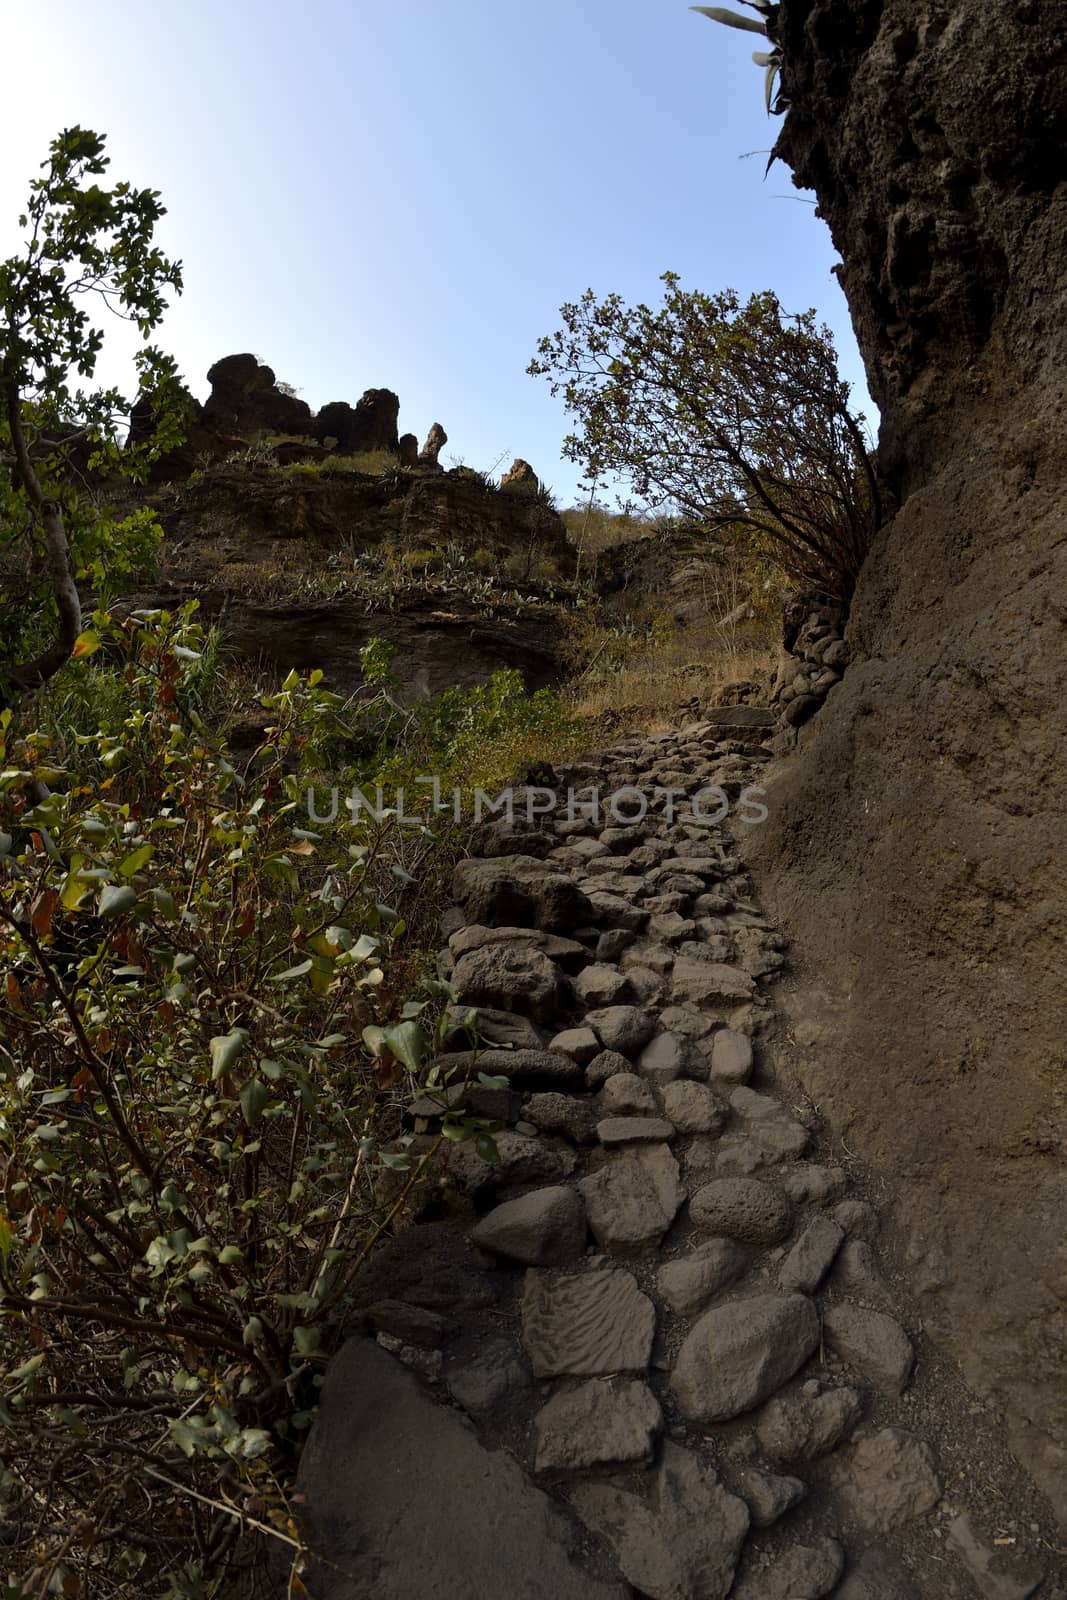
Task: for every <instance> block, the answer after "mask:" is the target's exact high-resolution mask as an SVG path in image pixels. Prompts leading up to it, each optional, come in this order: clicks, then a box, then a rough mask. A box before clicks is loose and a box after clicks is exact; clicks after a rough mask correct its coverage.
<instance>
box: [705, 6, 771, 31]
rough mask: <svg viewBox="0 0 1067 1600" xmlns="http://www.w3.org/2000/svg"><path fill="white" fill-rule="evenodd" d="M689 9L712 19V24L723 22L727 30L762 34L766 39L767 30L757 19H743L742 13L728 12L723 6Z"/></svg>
mask: <svg viewBox="0 0 1067 1600" xmlns="http://www.w3.org/2000/svg"><path fill="white" fill-rule="evenodd" d="M689 9H690V11H699V13H700V15H701V16H702V17H710V18H711V20H712V22H721V23H722V24H723V25H724V26H725V27H727V28H743V29H744V31H745V32H746V33H762V34H763V36H764V38H766V35H767V30H766V28H765V27H764V25H763V23H762V22H757V21H756V19H755V17H743V16H741V14H740V12H738V11H727V10H726V9H725V7H723V6H690V7H689Z"/></svg>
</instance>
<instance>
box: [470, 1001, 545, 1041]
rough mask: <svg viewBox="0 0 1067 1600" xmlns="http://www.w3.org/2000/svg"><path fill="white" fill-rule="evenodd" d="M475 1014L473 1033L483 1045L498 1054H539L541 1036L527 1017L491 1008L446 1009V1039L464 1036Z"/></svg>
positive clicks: (534, 1024) (538, 1029) (542, 1039)
mask: <svg viewBox="0 0 1067 1600" xmlns="http://www.w3.org/2000/svg"><path fill="white" fill-rule="evenodd" d="M472 1011H473V1012H474V1023H473V1025H474V1029H475V1031H476V1033H477V1036H478V1039H479V1040H480V1042H481V1043H482V1044H488V1045H492V1046H493V1048H494V1049H497V1050H541V1049H543V1048H544V1034H543V1033H542V1032H541V1029H540V1028H539V1027H538V1026H537V1024H536V1023H534V1022H531V1021H530V1019H529V1017H520V1016H518V1015H517V1013H516V1012H514V1011H498V1010H497V1009H496V1008H495V1007H493V1006H449V1007H448V1021H449V1028H448V1037H449V1039H453V1038H455V1037H456V1035H457V1034H459V1033H467V1034H468V1037H469V1031H468V1030H469V1028H470V1026H471V1023H470V1016H471V1012H472Z"/></svg>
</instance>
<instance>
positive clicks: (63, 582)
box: [7, 385, 82, 693]
mask: <svg viewBox="0 0 1067 1600" xmlns="http://www.w3.org/2000/svg"><path fill="white" fill-rule="evenodd" d="M7 414H8V424H9V426H10V430H11V442H12V445H13V448H14V452H15V460H16V464H17V471H18V475H19V478H20V479H21V482H22V486H23V489H24V490H25V493H26V498H27V499H28V501H29V503H30V507H31V509H32V512H33V516H34V519H35V521H37V522H39V523H40V526H41V531H42V533H43V535H44V553H45V567H46V569H47V572H48V578H49V582H50V583H51V585H52V593H53V595H54V597H55V602H56V609H57V611H58V613H59V634H58V637H57V638H56V639H55V641H54V642H53V643H52V644H50V645H49V646H48V647H47V649H45V650H42V651H41V653H40V654H39V655H38V656H36V657H34V659H33V660H31V661H26V662H23V663H22V664H21V665H20V666H16V667H13V668H12V669H11V670H10V672H8V674H7V679H8V683H9V685H10V687H11V688H12V689H13V690H14V691H15V692H16V693H25V692H27V691H32V690H34V689H39V688H40V687H41V685H42V684H44V683H47V682H48V680H49V678H51V677H54V676H55V674H56V673H57V672H58V671H59V669H60V667H62V666H63V665H64V663H65V662H67V661H69V660H70V654H71V651H72V650H73V649H74V644H75V641H76V640H77V637H78V635H79V633H80V632H81V625H82V610H81V601H80V599H79V597H78V588H77V585H76V584H75V582H74V571H73V568H72V566H71V559H70V545H69V544H68V542H67V532H66V528H65V527H64V525H63V510H62V507H61V506H60V505H59V504H58V502H57V501H55V500H50V499H48V497H47V496H46V495H45V493H44V490H43V489H42V488H41V484H40V480H39V479H38V477H37V473H36V471H35V470H34V465H33V459H32V457H31V455H30V451H29V448H28V447H27V444H26V436H25V433H24V432H23V427H22V400H21V396H20V394H19V391H18V388H17V387H16V386H15V385H12V386H11V387H10V388H9V389H8V394H7Z"/></svg>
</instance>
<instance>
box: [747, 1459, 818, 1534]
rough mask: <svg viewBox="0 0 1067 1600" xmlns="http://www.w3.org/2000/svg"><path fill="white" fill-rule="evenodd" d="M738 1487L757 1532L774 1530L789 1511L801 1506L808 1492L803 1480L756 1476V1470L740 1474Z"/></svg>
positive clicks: (764, 1473) (759, 1474) (766, 1474)
mask: <svg viewBox="0 0 1067 1600" xmlns="http://www.w3.org/2000/svg"><path fill="white" fill-rule="evenodd" d="M739 1487H740V1489H741V1493H742V1494H743V1495H744V1497H745V1500H746V1502H747V1504H748V1509H749V1512H750V1514H751V1516H752V1522H753V1525H754V1526H755V1527H757V1528H769V1527H771V1526H772V1524H773V1523H775V1522H778V1521H779V1519H780V1518H782V1517H784V1516H785V1514H786V1512H787V1511H792V1509H793V1507H794V1506H796V1505H799V1504H800V1502H801V1501H802V1500H803V1499H804V1497H805V1495H806V1494H807V1492H808V1486H807V1484H806V1483H804V1482H802V1480H801V1479H800V1478H789V1477H780V1476H779V1475H778V1474H777V1473H773V1472H757V1471H756V1469H755V1468H754V1467H749V1468H748V1469H747V1470H746V1471H745V1472H743V1473H742V1474H741V1481H740V1485H739Z"/></svg>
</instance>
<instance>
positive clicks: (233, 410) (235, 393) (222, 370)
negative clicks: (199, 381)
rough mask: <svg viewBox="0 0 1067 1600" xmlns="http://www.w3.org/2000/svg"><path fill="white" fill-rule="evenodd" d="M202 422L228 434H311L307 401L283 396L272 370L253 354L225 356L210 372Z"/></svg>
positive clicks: (291, 396)
mask: <svg viewBox="0 0 1067 1600" xmlns="http://www.w3.org/2000/svg"><path fill="white" fill-rule="evenodd" d="M207 378H208V382H209V383H210V385H211V393H210V395H209V396H208V398H207V400H206V401H205V402H204V409H203V416H202V420H203V422H204V423H205V424H206V425H207V426H208V427H210V428H219V429H221V430H222V431H223V432H226V433H237V434H250V433H258V432H261V431H262V432H268V433H298V434H310V433H311V407H310V406H309V405H308V404H307V401H306V400H299V399H297V397H296V396H295V395H289V394H283V393H282V391H281V390H280V389H279V388H278V387H277V385H276V382H275V378H274V373H273V372H272V370H271V368H270V367H267V366H261V365H260V362H259V361H258V359H257V358H256V357H255V356H253V355H237V356H223V358H222V360H221V361H216V362H215V365H214V366H213V367H211V368H209V370H208V375H207Z"/></svg>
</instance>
